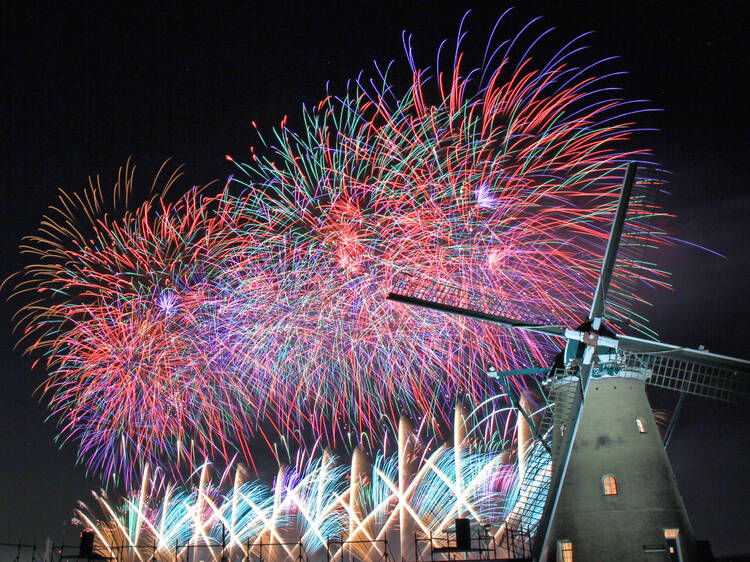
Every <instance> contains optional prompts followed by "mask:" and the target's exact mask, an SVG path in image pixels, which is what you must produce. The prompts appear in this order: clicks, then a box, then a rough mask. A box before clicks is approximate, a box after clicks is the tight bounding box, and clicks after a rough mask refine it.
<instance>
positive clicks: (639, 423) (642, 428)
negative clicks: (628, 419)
mask: <svg viewBox="0 0 750 562" xmlns="http://www.w3.org/2000/svg"><path fill="white" fill-rule="evenodd" d="M635 426H636V427H637V428H638V433H646V422H644V421H643V418H635Z"/></svg>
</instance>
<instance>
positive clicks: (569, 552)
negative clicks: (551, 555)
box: [557, 540, 573, 562]
mask: <svg viewBox="0 0 750 562" xmlns="http://www.w3.org/2000/svg"><path fill="white" fill-rule="evenodd" d="M557 560H558V562H573V543H572V542H571V541H569V540H562V541H557Z"/></svg>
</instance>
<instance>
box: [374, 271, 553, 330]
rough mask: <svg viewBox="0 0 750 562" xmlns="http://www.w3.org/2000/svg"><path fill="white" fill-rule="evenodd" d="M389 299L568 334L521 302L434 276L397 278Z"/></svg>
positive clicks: (506, 325)
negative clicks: (444, 280) (436, 279)
mask: <svg viewBox="0 0 750 562" xmlns="http://www.w3.org/2000/svg"><path fill="white" fill-rule="evenodd" d="M386 298H387V299H388V300H391V301H394V302H401V303H405V304H410V305H414V306H421V307H422V308H427V309H430V310H439V311H441V312H447V313H449V314H457V315H459V316H465V317H467V318H474V319H476V320H484V321H487V322H493V323H495V324H500V325H501V326H504V327H506V328H521V329H524V330H528V331H531V332H535V333H540V334H545V335H548V336H559V337H565V329H564V328H563V327H562V326H560V325H557V324H555V323H554V321H552V320H550V319H548V318H545V317H543V316H541V315H540V314H538V313H536V312H534V311H531V310H529V309H528V308H525V307H523V306H521V305H518V304H512V303H508V302H502V301H501V299H500V298H499V297H498V296H497V295H494V294H492V293H490V292H489V291H486V290H481V291H480V290H476V289H469V288H467V287H457V286H455V285H450V284H448V283H442V282H439V281H435V280H433V279H424V278H421V277H414V276H411V275H407V274H404V273H402V274H399V275H397V276H395V277H394V281H393V289H392V290H391V292H389V293H388V295H387V296H386Z"/></svg>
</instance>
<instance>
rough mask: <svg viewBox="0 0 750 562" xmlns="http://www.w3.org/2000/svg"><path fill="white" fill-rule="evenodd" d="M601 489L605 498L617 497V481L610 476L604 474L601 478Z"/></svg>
mask: <svg viewBox="0 0 750 562" xmlns="http://www.w3.org/2000/svg"><path fill="white" fill-rule="evenodd" d="M602 488H603V489H604V495H605V496H616V495H617V481H616V480H615V477H614V476H612V475H611V474H605V475H604V476H602Z"/></svg>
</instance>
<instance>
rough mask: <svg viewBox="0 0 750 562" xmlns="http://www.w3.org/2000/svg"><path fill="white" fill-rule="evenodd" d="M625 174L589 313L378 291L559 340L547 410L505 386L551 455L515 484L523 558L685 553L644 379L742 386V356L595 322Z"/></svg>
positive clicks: (620, 221) (715, 388)
mask: <svg viewBox="0 0 750 562" xmlns="http://www.w3.org/2000/svg"><path fill="white" fill-rule="evenodd" d="M635 174H636V165H635V164H634V163H631V164H630V165H628V167H627V170H626V172H625V178H624V181H623V186H622V192H621V195H620V199H619V202H618V206H617V210H616V213H615V217H614V220H613V223H612V228H611V232H610V236H609V240H608V243H607V248H606V251H605V254H604V260H603V264H602V269H601V273H600V276H599V279H598V283H597V286H596V291H595V293H594V297H593V301H592V304H591V308H590V312H589V314H588V318H587V319H586V320H585V321H584V322H583V323H582V324H581V325H580V326H578V327H577V328H576V329H568V328H565V327H562V326H560V325H554V324H551V323H549V322H544V321H543V322H539V321H538V317H535V316H534V315H533V314H529V313H528V311H527V310H525V309H524V308H523V306H518V305H513V304H512V303H501V302H499V300H498V299H497V297H494V296H493V295H492V294H491V293H488V292H485V291H469V290H466V289H464V288H458V287H455V286H451V285H447V284H442V283H438V282H435V281H427V280H424V279H417V278H411V277H408V276H400V277H397V278H396V280H395V281H394V286H393V289H392V291H391V292H390V293H389V294H388V297H387V298H388V299H389V300H392V301H397V302H402V303H406V304H411V305H416V306H421V307H425V308H429V309H433V310H439V311H443V312H447V313H451V314H458V315H462V316H466V317H470V318H474V319H477V320H482V321H488V322H493V323H496V324H499V325H501V326H503V327H506V328H508V329H513V330H526V331H530V332H534V333H538V334H544V335H547V336H551V337H553V338H559V339H563V340H565V348H564V351H563V354H562V360H561V361H559V362H558V364H557V365H556V366H553V367H551V368H550V369H549V371H548V375H547V377H546V378H545V380H544V381H543V384H544V385H545V387H546V389H547V390H546V392H547V395H548V396H547V397H548V398H549V400H550V401H551V402H553V403H554V406H553V409H552V415H551V418H550V417H549V416H548V419H546V420H545V419H542V420H540V421H538V423H536V422H535V421H534V420H533V419H532V418H531V417H530V416H529V415H528V414H527V413H526V412H525V411H524V410H523V408H522V407H521V404H520V403H519V402H520V401H519V399H518V397H517V396H515V397H514V396H513V395H512V393H510V394H511V399H512V401H513V403H514V406H515V407H516V408H517V409H518V410H519V411H520V413H522V414H523V417H524V418H525V419H526V422H527V423H528V424H529V426H530V427H531V434H532V435H533V439H534V440H535V442H536V445H538V447H537V450H538V451H540V452H542V456H541V457H540V458H542V459H543V460H542V462H545V463H546V465H545V466H549V461H550V459H551V465H552V469H551V473H550V471H549V470H548V471H546V477H544V471H540V470H536V471H528V472H529V473H533V478H534V479H535V480H534V482H527V483H526V492H525V497H526V500H527V501H528V502H529V504H532V503H534V501H536V504H537V509H538V510H541V513H540V515H539V516H538V517H537V518H536V522H535V524H534V529H532V531H533V547H532V548H533V551H532V557H533V558H534V559H535V560H562V561H568V560H573V559H574V557H575V559H577V560H637V559H655V558H654V555H656V556H657V558H656V559H658V557H659V554H658V553H662V554H661V557H662V559H667V560H692V559H696V558H697V557H698V556H699V553H698V551H697V546H696V541H695V537H694V535H693V531H692V527H691V525H690V520H689V518H688V515H687V512H686V510H685V506H684V503H683V501H682V497H681V496H680V493H679V490H678V488H677V483H676V480H675V477H674V473H673V472H672V468H671V466H670V464H669V460H668V458H667V456H666V453H665V451H664V445H663V443H662V440H661V436H660V434H659V431H658V429H657V426H656V422H655V420H654V417H653V414H652V411H651V407H650V405H649V402H648V398H647V396H646V392H645V386H646V385H650V386H654V387H658V388H664V389H670V390H674V391H678V392H681V393H682V396H684V395H685V394H692V395H697V396H701V397H705V398H712V399H718V400H726V401H735V402H741V401H744V400H747V399H748V397H749V396H750V361H746V360H742V359H736V358H732V357H727V356H723V355H717V354H714V353H709V352H708V351H706V350H703V349H688V348H684V347H680V346H676V345H671V344H665V343H662V342H658V341H652V340H648V339H642V338H638V337H632V336H628V335H624V334H616V333H614V332H613V331H612V330H611V329H610V328H609V327H608V326H607V323H606V322H605V318H606V313H607V304H608V291H609V288H610V282H611V280H612V274H613V271H614V268H615V263H616V261H617V257H618V250H619V247H620V241H621V239H622V237H623V228H624V226H625V224H626V215H627V214H628V205H629V202H630V198H631V193H632V191H633V185H634V183H635ZM531 370H533V369H531ZM531 370H528V371H531ZM488 374H489V375H490V376H493V377H496V378H502V377H503V374H502V373H497V372H495V371H494V370H491V371H490V372H489V373H488ZM510 374H524V373H523V372H520V371H518V372H513V373H510ZM506 375H507V374H506ZM504 386H505V388H506V389H508V390H510V385H508V384H505V385H504ZM545 452H546V453H547V456H546V457H545V456H544V453H545ZM545 459H546V460H545ZM522 486H523V484H522ZM541 506H543V508H541Z"/></svg>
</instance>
